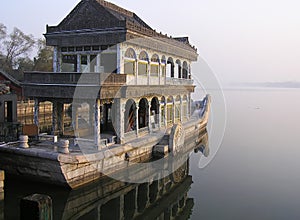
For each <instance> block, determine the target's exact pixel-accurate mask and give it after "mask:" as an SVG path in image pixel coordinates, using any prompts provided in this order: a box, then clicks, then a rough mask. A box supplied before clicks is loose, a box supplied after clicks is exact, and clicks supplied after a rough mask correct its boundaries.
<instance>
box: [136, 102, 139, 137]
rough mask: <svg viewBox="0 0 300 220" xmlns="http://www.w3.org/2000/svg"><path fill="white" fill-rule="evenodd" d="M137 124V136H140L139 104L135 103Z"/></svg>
mask: <svg viewBox="0 0 300 220" xmlns="http://www.w3.org/2000/svg"><path fill="white" fill-rule="evenodd" d="M135 106H136V108H135V124H136V136H138V135H139V104H138V103H135Z"/></svg>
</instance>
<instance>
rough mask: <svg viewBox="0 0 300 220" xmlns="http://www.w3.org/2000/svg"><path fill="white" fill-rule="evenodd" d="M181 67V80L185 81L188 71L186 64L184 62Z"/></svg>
mask: <svg viewBox="0 0 300 220" xmlns="http://www.w3.org/2000/svg"><path fill="white" fill-rule="evenodd" d="M182 67H183V71H182V78H184V79H187V78H188V72H189V70H188V64H187V62H186V61H184V62H183V65H182Z"/></svg>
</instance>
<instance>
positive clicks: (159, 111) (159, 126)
mask: <svg viewBox="0 0 300 220" xmlns="http://www.w3.org/2000/svg"><path fill="white" fill-rule="evenodd" d="M158 128H161V104H160V103H159V108H158Z"/></svg>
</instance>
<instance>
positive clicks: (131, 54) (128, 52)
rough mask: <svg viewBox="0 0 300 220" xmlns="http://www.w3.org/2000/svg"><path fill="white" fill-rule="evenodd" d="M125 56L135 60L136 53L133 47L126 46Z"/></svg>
mask: <svg viewBox="0 0 300 220" xmlns="http://www.w3.org/2000/svg"><path fill="white" fill-rule="evenodd" d="M125 58H126V59H134V60H135V59H136V53H135V51H134V49H132V48H128V49H127V50H126V52H125Z"/></svg>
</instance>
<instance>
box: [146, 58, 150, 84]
mask: <svg viewBox="0 0 300 220" xmlns="http://www.w3.org/2000/svg"><path fill="white" fill-rule="evenodd" d="M147 85H150V62H148V63H147Z"/></svg>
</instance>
